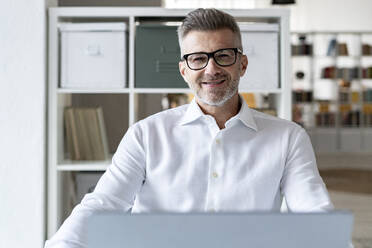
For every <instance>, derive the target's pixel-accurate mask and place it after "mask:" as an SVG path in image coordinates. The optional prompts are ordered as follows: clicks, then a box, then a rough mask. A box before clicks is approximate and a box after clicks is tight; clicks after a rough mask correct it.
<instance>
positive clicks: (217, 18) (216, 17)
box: [177, 8, 242, 53]
mask: <svg viewBox="0 0 372 248" xmlns="http://www.w3.org/2000/svg"><path fill="white" fill-rule="evenodd" d="M224 28H227V29H230V30H231V31H232V32H233V33H234V34H235V35H236V37H237V38H238V42H239V48H240V49H242V41H241V40H242V38H241V34H240V28H239V26H238V24H237V23H236V20H235V19H234V17H232V16H231V15H229V14H227V13H225V12H223V11H220V10H217V9H213V8H212V9H203V8H199V9H196V10H193V11H191V12H189V13H188V14H187V15H186V17H185V19H184V20H183V21H182V24H181V25H180V26H179V27H178V29H177V33H178V42H179V44H180V48H181V43H182V40H183V38H185V37H186V35H187V34H188V33H189V32H190V31H193V30H196V31H215V30H219V29H224ZM181 53H182V51H181Z"/></svg>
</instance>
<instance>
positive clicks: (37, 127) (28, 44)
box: [0, 0, 47, 248]
mask: <svg viewBox="0 0 372 248" xmlns="http://www.w3.org/2000/svg"><path fill="white" fill-rule="evenodd" d="M46 6H47V4H46V3H45V0H33V1H28V0H18V1H0V247H12V248H18V247H19V248H24V247H30V248H33V247H42V246H43V243H44V236H45V197H44V196H45V118H46V111H45V100H46V95H45V92H46V86H45V85H46V84H45V77H46V69H45V64H46V61H45V57H46V39H45V37H46V33H45V31H46V11H45V8H46Z"/></svg>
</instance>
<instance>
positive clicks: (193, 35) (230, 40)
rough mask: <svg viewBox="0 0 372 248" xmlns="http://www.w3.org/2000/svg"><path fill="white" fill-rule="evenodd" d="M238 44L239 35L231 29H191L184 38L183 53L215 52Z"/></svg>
mask: <svg viewBox="0 0 372 248" xmlns="http://www.w3.org/2000/svg"><path fill="white" fill-rule="evenodd" d="M237 46H238V40H237V37H236V35H235V34H234V33H233V32H232V31H231V30H230V29H220V30H214V31H190V32H189V33H188V34H187V35H186V36H185V37H184V38H183V40H182V53H183V54H187V53H194V52H213V51H215V50H218V49H221V48H230V47H237Z"/></svg>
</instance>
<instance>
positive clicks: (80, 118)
mask: <svg viewBox="0 0 372 248" xmlns="http://www.w3.org/2000/svg"><path fill="white" fill-rule="evenodd" d="M64 124H65V129H64V130H65V142H66V148H67V152H68V157H69V159H71V160H105V159H108V157H109V150H108V142H107V134H106V128H105V124H104V118H103V111H102V108H101V107H94V108H86V107H85V108H81V107H67V108H65V111H64Z"/></svg>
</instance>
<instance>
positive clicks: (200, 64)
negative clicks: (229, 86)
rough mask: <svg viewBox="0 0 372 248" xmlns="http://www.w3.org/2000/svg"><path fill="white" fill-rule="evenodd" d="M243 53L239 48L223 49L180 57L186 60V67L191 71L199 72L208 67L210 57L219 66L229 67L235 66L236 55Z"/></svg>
mask: <svg viewBox="0 0 372 248" xmlns="http://www.w3.org/2000/svg"><path fill="white" fill-rule="evenodd" d="M238 53H240V54H242V53H243V52H242V51H241V50H240V49H239V48H223V49H219V50H217V51H214V52H211V53H204V52H198V53H189V54H185V55H183V56H182V58H181V60H182V61H184V60H186V63H187V66H188V67H189V68H190V69H191V70H201V69H203V68H205V67H206V66H207V65H208V62H209V59H210V58H211V57H212V58H213V59H214V61H215V62H216V64H217V65H219V66H223V67H225V66H230V65H233V64H235V62H236V55H237V54H238Z"/></svg>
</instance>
